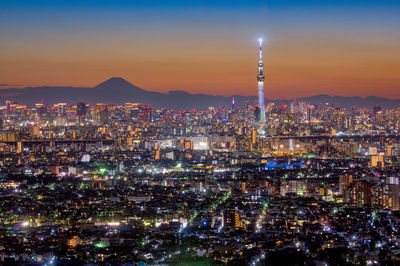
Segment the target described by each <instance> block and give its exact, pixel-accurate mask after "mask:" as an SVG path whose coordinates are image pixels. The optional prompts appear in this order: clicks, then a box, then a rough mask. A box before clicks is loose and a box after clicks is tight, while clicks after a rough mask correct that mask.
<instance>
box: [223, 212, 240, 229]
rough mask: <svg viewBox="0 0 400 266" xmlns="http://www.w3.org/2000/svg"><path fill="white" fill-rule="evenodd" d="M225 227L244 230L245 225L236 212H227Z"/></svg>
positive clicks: (225, 214) (225, 213)
mask: <svg viewBox="0 0 400 266" xmlns="http://www.w3.org/2000/svg"><path fill="white" fill-rule="evenodd" d="M224 227H230V228H243V227H244V224H243V222H242V221H241V220H240V215H239V213H238V212H237V211H235V210H226V211H225V212H224Z"/></svg>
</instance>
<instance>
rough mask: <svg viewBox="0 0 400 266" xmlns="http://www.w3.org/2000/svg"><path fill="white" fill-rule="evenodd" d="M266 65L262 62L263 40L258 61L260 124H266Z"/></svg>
mask: <svg viewBox="0 0 400 266" xmlns="http://www.w3.org/2000/svg"><path fill="white" fill-rule="evenodd" d="M264 78H265V76H264V64H263V60H262V39H260V59H259V60H258V75H257V81H258V106H259V107H260V120H259V122H260V123H262V124H265V104H264Z"/></svg>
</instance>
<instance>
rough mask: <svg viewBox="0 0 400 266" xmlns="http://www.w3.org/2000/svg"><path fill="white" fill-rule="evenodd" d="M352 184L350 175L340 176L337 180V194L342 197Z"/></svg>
mask: <svg viewBox="0 0 400 266" xmlns="http://www.w3.org/2000/svg"><path fill="white" fill-rule="evenodd" d="M351 183H353V176H352V175H342V176H340V179H339V194H340V195H344V193H345V191H346V190H347V188H348V187H349V186H350V185H351Z"/></svg>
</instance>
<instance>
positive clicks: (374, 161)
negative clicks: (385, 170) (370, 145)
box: [370, 155, 385, 168]
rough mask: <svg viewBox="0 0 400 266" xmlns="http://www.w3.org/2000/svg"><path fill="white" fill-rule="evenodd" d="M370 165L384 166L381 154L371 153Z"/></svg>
mask: <svg viewBox="0 0 400 266" xmlns="http://www.w3.org/2000/svg"><path fill="white" fill-rule="evenodd" d="M370 159H371V160H370V166H371V167H380V168H382V167H384V166H385V160H384V157H383V155H372V156H371V158H370Z"/></svg>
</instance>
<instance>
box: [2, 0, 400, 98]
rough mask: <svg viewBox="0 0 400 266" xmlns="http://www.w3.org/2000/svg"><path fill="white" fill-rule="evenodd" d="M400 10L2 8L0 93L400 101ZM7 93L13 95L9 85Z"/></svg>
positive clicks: (127, 5) (119, 4)
mask: <svg viewBox="0 0 400 266" xmlns="http://www.w3.org/2000/svg"><path fill="white" fill-rule="evenodd" d="M399 14H400V0H399V1H393V0H392V1H388V0H382V1H368V0H365V1H358V0H357V1H355V0H347V1H344V0H343V1H341V0H336V1H323V0H321V1H289V0H274V1H270V0H267V1H167V0H164V1H122V0H117V1H116V0H114V1H40V0H39V1H7V0H1V1H0V36H1V41H0V84H10V86H9V87H11V85H15V84H17V85H19V86H36V85H44V84H46V85H74V86H94V85H96V84H97V83H99V82H101V81H103V80H104V79H107V78H109V77H111V76H122V77H124V78H126V79H127V80H128V81H130V82H132V83H134V84H136V85H138V86H140V87H142V88H144V89H148V90H157V91H168V90H186V91H189V92H196V93H197V92H204V93H213V94H223V95H231V94H243V95H255V94H256V92H257V88H256V86H257V84H256V78H255V75H256V72H257V47H256V46H257V41H256V40H257V39H258V37H260V36H261V37H264V38H265V39H266V43H265V45H264V50H265V52H264V54H265V66H266V72H267V74H268V76H267V79H266V94H267V97H268V98H288V97H299V96H308V95H315V94H321V93H328V94H331V95H347V96H350V95H361V96H368V95H379V96H386V97H391V98H400V95H399V92H398V91H399V89H400V88H399V85H400V74H399V71H398V70H399V69H400V30H399V28H400V15H399ZM2 87H4V88H5V87H7V86H2Z"/></svg>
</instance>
